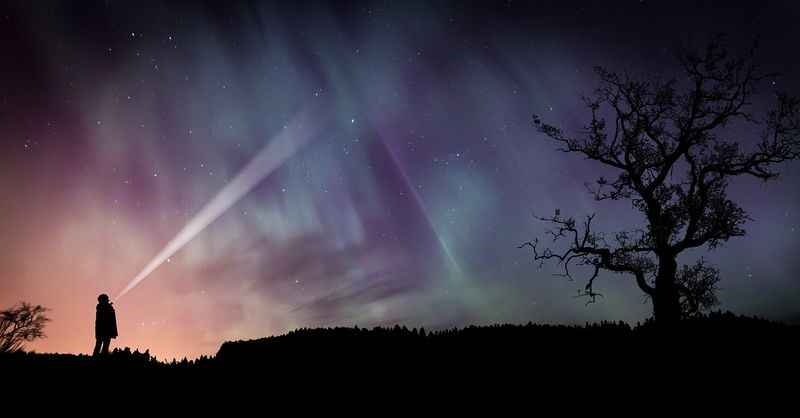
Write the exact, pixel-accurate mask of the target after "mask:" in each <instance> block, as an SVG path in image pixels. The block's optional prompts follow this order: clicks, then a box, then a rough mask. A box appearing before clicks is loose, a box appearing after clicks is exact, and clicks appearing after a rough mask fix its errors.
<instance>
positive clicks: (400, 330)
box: [0, 313, 800, 377]
mask: <svg viewBox="0 0 800 418" xmlns="http://www.w3.org/2000/svg"><path fill="white" fill-rule="evenodd" d="M798 364H800V326H797V325H787V324H783V323H777V322H771V321H767V320H763V319H758V318H750V317H741V316H735V315H733V314H730V313H712V314H710V315H707V316H705V317H702V318H698V319H693V320H688V321H685V322H683V323H681V325H680V327H678V328H676V329H674V330H671V331H665V330H663V329H658V328H657V327H655V325H653V324H652V323H645V324H641V325H638V324H637V325H636V326H630V325H628V324H625V323H622V322H619V323H606V322H604V323H598V324H587V325H585V326H563V325H537V324H531V323H529V324H527V325H493V326H485V327H475V326H471V327H467V328H462V329H451V330H440V331H436V332H426V331H424V330H417V329H411V330H409V329H407V328H405V327H400V326H395V327H393V328H373V329H364V328H357V327H356V328H320V329H299V330H296V331H292V332H290V333H288V334H285V335H281V336H276V337H269V338H262V339H257V340H249V341H234V342H226V343H224V344H222V346H221V347H220V349H219V351H218V352H217V353H216V355H215V356H213V357H201V358H199V359H195V360H187V359H184V360H182V361H170V362H164V361H159V360H157V359H155V358H153V357H152V356H150V354H149V353H147V352H145V353H140V352H138V351H133V352H131V351H130V350H129V349H127V348H126V349H123V350H119V349H116V350H114V352H113V353H111V354H109V355H108V356H107V357H104V358H92V357H90V356H87V355H72V354H45V353H25V352H19V353H14V354H6V355H2V356H0V370H7V371H8V370H16V371H31V372H34V371H35V372H57V371H60V372H66V373H89V374H91V373H103V374H105V373H108V374H113V375H117V376H118V375H120V374H124V373H129V372H145V371H153V372H163V373H168V374H172V375H180V374H182V373H185V374H187V375H202V374H206V373H227V372H247V373H250V372H255V371H261V372H263V371H268V372H269V373H270V375H272V376H276V375H281V376H289V375H297V374H304V375H314V374H325V375H329V374H330V373H333V374H343V373H344V374H366V375H377V376H380V375H383V376H386V375H402V374H409V375H428V376H431V377H435V376H436V374H437V373H439V372H441V373H443V374H445V375H447V376H453V375H454V373H456V374H459V373H473V372H475V373H491V374H494V375H497V376H512V375H517V374H520V375H528V373H527V371H531V370H535V371H536V372H537V373H540V372H556V373H558V372H559V371H565V372H570V373H572V372H578V373H587V374H592V373H595V372H601V371H606V372H613V371H623V370H627V371H635V370H637V369H639V368H646V369H653V368H663V370H665V371H670V370H672V371H676V372H677V371H678V370H682V371H684V372H685V373H687V375H693V374H697V375H698V376H702V375H704V374H706V373H710V372H709V370H728V371H733V370H741V371H744V370H747V369H751V370H753V371H761V372H782V371H786V372H788V371H789V370H790V369H791V370H794V369H796V368H797V366H798Z"/></svg>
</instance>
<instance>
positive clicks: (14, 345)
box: [0, 302, 50, 353]
mask: <svg viewBox="0 0 800 418" xmlns="http://www.w3.org/2000/svg"><path fill="white" fill-rule="evenodd" d="M45 312H47V308H45V307H43V306H41V305H35V306H34V305H31V304H29V303H25V302H22V303H20V304H19V305H16V306H12V307H11V308H9V309H6V310H4V311H0V353H9V352H15V351H19V350H21V349H22V348H23V347H24V345H25V343H27V342H31V341H33V340H35V339H37V338H43V337H44V336H45V335H44V326H45V324H47V322H48V321H50V318H48V317H47V316H46V315H45Z"/></svg>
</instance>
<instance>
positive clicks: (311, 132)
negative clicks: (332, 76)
mask: <svg viewBox="0 0 800 418" xmlns="http://www.w3.org/2000/svg"><path fill="white" fill-rule="evenodd" d="M322 116H323V115H322V114H321V112H320V111H319V109H318V107H313V108H310V109H307V110H305V111H302V112H300V113H298V114H297V115H295V116H294V117H293V119H292V120H291V121H290V123H289V124H287V125H286V126H284V129H283V130H282V131H281V132H280V133H278V134H277V135H276V136H275V137H274V138H273V139H272V140H271V141H270V142H269V143H268V144H267V145H266V146H264V148H262V149H261V151H259V152H258V154H256V156H255V157H253V159H252V160H250V162H249V163H247V165H246V166H244V168H242V170H241V171H240V172H239V173H238V174H237V175H236V177H234V178H233V180H231V181H230V182H229V183H228V184H226V185H225V187H223V188H222V190H220V191H219V192H218V193H217V195H216V196H214V198H213V199H211V200H210V201H209V202H208V203H206V205H205V206H204V207H203V208H202V209H201V210H200V211H199V212H197V214H196V215H195V216H194V217H193V218H192V219H191V220H190V221H189V222H188V223H187V224H186V225H185V226H184V227H183V229H181V230H180V232H178V234H177V235H175V238H173V239H172V240H171V241H169V242H168V243H167V245H166V246H165V247H164V248H163V249H162V250H161V251H160V252H159V253H158V254H157V255H156V256H155V257H154V258H153V259H152V260H151V261H150V262H149V263H147V265H146V266H145V267H144V268H143V269H142V271H141V272H139V274H137V275H136V277H134V278H133V279H132V280H131V281H130V282H129V283H128V285H127V286H125V288H124V289H123V290H122V291H121V292H120V293H119V294H118V295H117V297H116V298H115V300H119V298H121V297H122V296H124V295H125V294H126V293H128V292H130V291H131V290H132V289H133V288H134V287H136V286H137V285H139V283H141V282H142V280H144V279H145V278H147V276H148V275H150V273H152V272H153V271H154V270H155V269H157V268H158V266H160V265H161V264H163V263H164V261H166V260H167V259H168V258H169V257H171V256H172V255H173V254H175V253H176V252H177V251H178V250H180V249H181V248H183V246H184V245H186V244H187V243H188V242H189V241H191V240H192V239H193V238H194V237H196V236H197V235H198V234H199V233H200V232H201V231H202V230H203V229H205V228H206V227H207V226H208V225H209V224H211V223H212V222H214V220H216V219H217V218H219V217H220V215H222V214H223V213H224V212H225V211H226V210H228V209H229V208H230V207H231V206H233V205H234V204H235V203H236V202H238V201H239V199H241V198H242V197H244V196H245V195H246V194H247V193H248V192H250V191H251V190H252V189H253V188H254V187H256V186H257V185H258V184H259V183H260V182H261V180H263V179H264V178H266V177H267V176H268V175H270V174H271V173H272V172H273V171H275V170H276V169H277V168H278V167H280V166H281V165H282V164H283V163H284V162H286V161H287V160H289V159H290V158H291V157H292V156H293V155H294V154H295V152H297V151H298V150H299V149H300V148H302V147H303V146H304V145H305V144H306V143H308V141H310V140H311V139H312V138H314V137H316V136H317V135H318V134H319V133H321V131H322V129H323V128H324V125H325V124H324V123H323V121H322V120H321V117H322Z"/></svg>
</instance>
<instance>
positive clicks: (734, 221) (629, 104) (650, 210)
mask: <svg viewBox="0 0 800 418" xmlns="http://www.w3.org/2000/svg"><path fill="white" fill-rule="evenodd" d="M755 49H756V48H755V46H754V47H753V48H751V49H750V50H749V51H748V52H747V53H746V54H743V55H740V56H734V55H732V54H730V53H729V52H728V50H727V48H725V46H724V42H723V41H722V38H721V37H718V38H715V39H714V40H712V41H711V42H710V43H709V44H708V46H707V47H706V48H705V49H704V50H702V51H700V52H684V53H682V54H681V56H680V64H681V68H682V70H683V71H682V74H681V75H680V76H679V77H680V78H679V79H672V80H659V79H657V78H653V79H638V78H634V77H631V76H628V75H625V74H618V73H615V72H611V71H609V70H606V69H604V68H601V67H597V68H596V69H595V71H596V73H597V75H598V76H599V78H600V82H601V84H600V87H599V88H598V89H597V90H596V91H595V93H594V95H593V96H592V97H584V102H585V103H586V105H587V107H588V109H589V111H590V112H591V120H590V121H589V123H588V125H587V126H586V127H585V129H584V130H583V131H581V132H579V133H578V134H577V135H575V136H571V135H568V134H566V133H564V132H563V131H562V130H561V129H559V128H557V127H555V126H552V125H548V124H546V123H544V122H543V121H542V120H541V119H540V118H539V117H538V116H536V115H534V117H533V123H534V126H535V127H536V128H537V130H538V131H539V132H541V133H543V134H544V135H546V136H547V137H548V138H550V139H552V140H553V141H555V142H556V143H557V144H559V145H560V148H559V150H560V151H563V152H567V153H578V154H581V155H583V156H584V157H586V158H587V159H589V160H593V161H596V162H598V163H600V164H601V165H603V166H605V167H607V168H608V169H610V170H612V171H615V172H616V174H615V176H616V177H615V178H612V179H606V178H604V177H600V178H599V179H597V181H596V184H594V185H587V187H588V188H589V190H590V192H591V193H592V195H593V196H594V198H595V199H596V200H597V201H604V200H629V201H630V202H631V204H632V206H633V208H634V209H635V210H637V211H638V212H640V213H641V214H642V217H643V223H642V225H644V227H643V228H642V229H635V230H630V231H623V232H617V233H615V234H613V236H612V235H607V234H602V233H598V232H595V231H593V230H592V220H593V219H594V215H590V216H588V217H587V218H586V220H585V221H584V222H583V223H582V224H581V225H578V223H577V222H576V221H575V219H574V218H571V217H563V216H561V214H560V212H559V211H556V212H555V215H553V216H550V217H544V218H541V217H540V218H538V219H540V220H542V221H545V222H547V223H550V224H552V225H553V226H554V228H553V229H551V230H550V231H549V235H550V237H551V238H552V239H553V242H554V243H555V242H556V241H561V240H565V239H566V240H567V241H568V245H567V248H566V249H565V250H563V251H555V250H553V249H551V248H541V247H540V243H539V242H538V240H534V241H531V242H527V243H524V244H523V245H521V246H520V248H522V247H525V246H530V247H531V248H532V249H533V254H534V259H535V260H537V261H539V262H544V261H547V260H555V261H557V262H558V263H559V264H561V265H562V267H563V274H564V275H565V276H567V277H569V278H571V277H572V276H571V272H570V266H571V265H574V264H580V265H584V266H588V267H589V268H590V269H591V271H592V273H591V275H590V276H589V279H588V282H587V283H586V286H585V288H584V290H583V291H582V293H581V294H582V295H583V296H586V297H588V298H589V302H593V301H594V300H595V299H596V297H597V296H600V294H599V293H597V292H595V290H594V282H595V279H596V278H597V276H598V274H599V272H600V271H601V270H607V271H610V272H614V273H620V274H629V275H631V276H632V277H633V278H634V279H635V282H636V284H637V285H638V286H639V288H640V289H641V290H642V291H643V292H644V293H645V294H646V295H647V296H648V297H650V298H651V299H652V301H653V313H654V317H655V319H656V322H658V323H662V324H663V323H672V322H675V321H677V320H678V319H679V318H680V317H681V316H682V315H691V314H696V313H698V312H699V311H701V310H703V309H705V308H707V307H709V306H712V305H714V304H716V303H717V299H716V296H715V290H716V284H717V282H718V281H719V274H718V272H717V270H716V269H715V268H714V267H712V266H708V265H706V264H705V263H704V261H703V260H702V259H701V260H700V261H698V262H697V264H695V265H694V266H684V267H683V268H682V269H679V268H678V262H677V258H678V256H679V255H680V254H681V253H683V252H684V251H686V250H688V249H691V248H696V247H701V246H707V247H708V248H709V249H713V248H716V247H717V246H719V245H720V244H721V243H723V242H725V241H727V240H728V239H730V238H732V237H738V236H743V235H744V234H745V231H744V229H743V225H744V223H745V222H746V221H747V220H748V219H749V218H748V216H747V213H746V212H745V211H744V210H743V209H742V208H741V207H740V206H739V205H738V204H737V203H736V202H734V201H732V200H730V199H729V198H728V196H727V189H728V183H729V180H730V179H731V178H733V177H737V176H753V177H756V178H759V179H763V180H765V181H767V180H771V179H774V178H775V177H777V176H778V172H777V171H776V165H778V164H780V163H783V162H786V161H789V160H796V159H798V158H800V100H798V99H797V98H795V97H790V96H788V95H786V94H778V93H776V95H775V107H774V108H772V109H771V110H769V111H768V112H767V113H766V115H765V116H764V117H762V118H757V117H756V116H754V115H753V114H752V113H750V109H751V108H752V103H751V100H753V98H754V97H756V96H754V95H755V93H756V87H757V86H758V85H759V84H760V82H763V81H764V80H769V79H774V77H775V74H766V73H762V72H761V71H760V69H759V68H758V67H757V65H756V64H755V63H754V59H753V55H754V52H755ZM678 80H680V81H678ZM609 121H610V122H609ZM734 123H735V124H736V125H735V127H737V128H740V127H743V126H744V125H748V126H750V127H753V126H755V127H757V128H758V129H759V130H760V132H761V133H760V136H758V137H755V138H750V139H748V138H740V137H741V136H743V135H745V132H747V131H746V130H743V129H737V130H736V131H733V130H731V129H726V128H730V127H732V124H734ZM748 144H749V146H747V145H748Z"/></svg>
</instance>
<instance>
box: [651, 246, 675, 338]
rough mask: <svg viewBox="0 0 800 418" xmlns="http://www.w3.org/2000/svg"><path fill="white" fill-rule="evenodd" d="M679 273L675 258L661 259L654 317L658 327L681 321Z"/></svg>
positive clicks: (654, 301)
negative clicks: (677, 279) (677, 278)
mask: <svg viewBox="0 0 800 418" xmlns="http://www.w3.org/2000/svg"><path fill="white" fill-rule="evenodd" d="M677 271H678V261H677V260H676V259H675V257H674V256H661V257H659V260H658V274H657V276H656V292H655V297H653V316H654V318H655V321H656V324H658V325H664V326H671V325H674V324H676V323H677V322H678V321H680V319H681V308H680V301H679V295H678V288H677V286H676V285H675V275H676V273H677Z"/></svg>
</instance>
